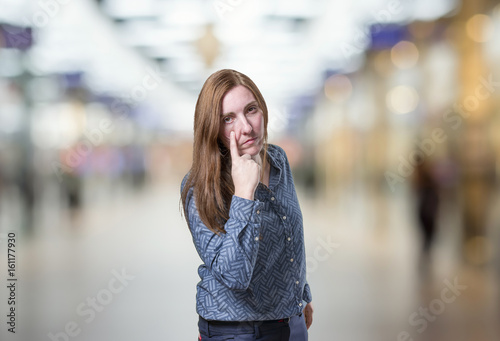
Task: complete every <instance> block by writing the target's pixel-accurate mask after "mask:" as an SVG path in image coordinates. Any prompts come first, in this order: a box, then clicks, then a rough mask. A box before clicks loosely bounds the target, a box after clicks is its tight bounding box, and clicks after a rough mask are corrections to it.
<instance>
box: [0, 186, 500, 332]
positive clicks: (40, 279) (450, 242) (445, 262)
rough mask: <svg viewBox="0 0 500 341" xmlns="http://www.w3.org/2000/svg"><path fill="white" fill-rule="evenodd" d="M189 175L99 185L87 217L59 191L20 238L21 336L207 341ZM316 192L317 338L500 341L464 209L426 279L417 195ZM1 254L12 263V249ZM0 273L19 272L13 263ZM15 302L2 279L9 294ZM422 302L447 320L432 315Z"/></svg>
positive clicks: (88, 194) (312, 274)
mask: <svg viewBox="0 0 500 341" xmlns="http://www.w3.org/2000/svg"><path fill="white" fill-rule="evenodd" d="M177 180H178V181H174V182H173V184H172V185H171V184H167V183H164V184H159V183H157V184H154V185H147V186H146V187H145V188H143V189H142V190H140V191H137V192H135V191H132V190H129V189H127V188H126V187H124V186H123V185H121V184H120V183H118V182H116V183H114V182H109V181H105V180H99V181H97V180H93V181H87V182H86V184H85V192H84V193H85V194H84V200H83V207H85V209H84V210H82V212H80V213H77V214H69V213H68V212H67V210H64V211H63V212H62V213H61V212H60V211H57V210H56V209H55V207H56V206H57V205H56V204H57V202H58V200H59V195H58V192H57V190H56V188H57V187H56V186H55V184H50V183H46V184H45V186H46V190H45V191H44V192H43V193H44V194H43V195H44V200H43V201H42V202H41V204H40V206H38V207H37V213H36V214H35V221H36V225H37V226H36V231H37V232H36V233H35V235H34V237H32V238H23V237H22V236H20V237H19V238H18V239H19V240H18V243H17V244H18V246H17V252H18V253H17V255H18V271H19V273H18V278H19V282H18V292H17V295H18V304H19V307H18V318H17V334H16V337H19V339H22V340H25V341H31V340H33V341H34V340H37V341H38V340H51V339H53V340H69V339H73V338H75V339H78V340H121V341H126V340H139V339H141V340H142V339H145V340H149V339H151V340H195V339H196V338H197V325H196V323H197V315H196V312H195V294H196V283H197V282H198V280H199V278H198V276H197V267H198V265H199V264H200V260H199V258H198V255H197V254H196V251H195V249H194V246H193V244H192V241H191V236H190V234H189V232H188V229H187V226H186V223H185V221H184V220H183V218H182V217H181V215H180V206H179V186H178V183H180V180H181V179H177ZM304 193H305V192H303V191H300V193H299V196H300V198H299V199H300V202H301V206H302V210H303V215H304V221H305V236H306V252H307V255H308V256H307V257H308V258H307V265H308V281H309V283H310V285H311V288H312V294H313V304H314V309H315V313H314V323H313V326H312V327H311V329H310V330H309V335H310V340H349V341H351V340H353V341H365V340H366V341H368V340H381V341H385V340H411V339H414V340H429V341H432V340H440V341H446V340H465V341H482V340H498V339H499V336H500V333H499V327H498V323H497V321H499V317H500V313H499V309H498V302H499V295H498V284H499V280H498V274H497V273H494V272H492V271H491V270H490V268H489V267H484V268H482V269H475V268H468V267H465V266H461V265H460V262H459V261H457V259H458V251H457V250H458V249H459V248H458V245H459V238H460V236H459V234H458V233H457V230H458V228H457V226H459V225H458V224H459V223H460V221H459V220H458V218H456V213H454V212H453V211H452V208H446V206H445V209H444V211H445V212H443V214H442V215H441V218H440V221H441V227H440V232H439V235H438V239H437V243H438V244H437V245H436V246H437V247H435V249H434V252H433V257H434V263H433V268H432V269H433V270H432V276H428V277H423V276H421V275H419V270H418V268H417V266H416V264H417V263H418V252H419V238H420V237H419V235H418V232H417V230H416V228H415V221H414V220H413V219H412V218H408V217H413V216H414V212H413V211H414V209H413V205H412V200H411V197H410V194H409V193H406V192H404V191H400V192H398V193H385V194H384V193H380V192H375V191H373V190H370V189H368V188H365V187H363V186H361V185H356V186H352V187H346V188H342V189H339V190H338V192H337V193H332V194H331V195H330V196H329V198H328V199H327V200H325V199H324V200H312V199H310V198H309V197H307V196H306V195H305V194H304ZM9 195H10V196H9V198H10V199H6V197H5V195H4V196H3V197H2V200H1V206H0V208H1V210H2V212H5V211H6V210H8V212H9V213H10V214H9V215H3V218H2V221H1V224H2V225H1V228H2V229H1V230H0V232H3V233H6V231H7V230H8V227H7V226H8V224H16V222H15V220H16V219H15V217H18V218H19V217H20V216H22V210H20V209H19V208H18V207H17V206H16V204H15V200H14V199H13V198H15V197H16V194H15V191H12V192H10V193H9ZM7 216H9V217H10V218H9V219H10V220H9V219H8V218H6V217H7ZM12 226H14V225H12ZM0 248H1V249H2V250H1V252H2V254H3V255H5V254H6V251H5V244H4V243H2V244H0ZM0 271H1V272H2V273H6V266H5V260H4V259H2V260H1V265H0ZM117 273H121V275H117ZM2 278H4V277H3V276H2ZM445 281H448V282H445ZM454 281H456V282H458V283H459V285H460V286H466V288H465V289H463V290H461V291H460V290H458V291H457V292H458V294H457V295H456V297H454V300H453V302H451V303H443V302H442V300H441V303H439V302H436V300H440V297H441V293H442V291H443V289H444V288H446V287H447V285H446V283H453V282H454ZM6 294H7V291H6V288H5V285H4V284H3V283H2V285H1V288H0V295H1V297H3V298H6V297H7V296H6ZM3 298H2V301H4V299H3ZM0 306H1V307H2V309H3V310H2V311H1V312H0V313H1V316H2V319H1V322H2V328H1V332H2V337H1V339H2V340H7V339H9V338H6V336H9V337H10V336H11V334H10V333H7V332H6V328H5V317H4V316H5V315H6V314H5V313H6V312H7V308H6V304H1V305H0ZM421 308H427V309H431V311H438V312H439V313H438V314H437V313H436V314H434V315H432V316H430V317H429V318H428V319H424V317H423V316H424V315H422V313H421V310H419V309H421ZM412 314H413V315H412ZM415 314H418V316H417V315H415ZM411 316H413V325H412V324H411V323H410V319H411ZM416 316H417V317H416ZM424 321H426V322H424ZM65 329H66V331H65ZM404 332H407V333H408V334H407V336H405V335H406V334H403V333H404ZM62 333H64V334H62ZM70 334H72V335H74V336H73V337H72V336H68V335H70Z"/></svg>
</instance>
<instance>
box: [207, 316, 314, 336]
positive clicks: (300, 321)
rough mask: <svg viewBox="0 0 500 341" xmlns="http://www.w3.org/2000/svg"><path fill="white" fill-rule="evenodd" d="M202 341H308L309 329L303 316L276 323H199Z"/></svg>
mask: <svg viewBox="0 0 500 341" xmlns="http://www.w3.org/2000/svg"><path fill="white" fill-rule="evenodd" d="M198 329H199V332H200V338H199V339H198V340H201V341H208V340H210V341H222V340H236V341H250V340H252V341H307V328H306V323H305V320H304V316H303V315H302V314H300V315H298V316H292V317H291V318H290V319H284V320H276V321H245V322H224V321H207V320H205V319H204V318H202V317H201V316H200V317H199V321H198Z"/></svg>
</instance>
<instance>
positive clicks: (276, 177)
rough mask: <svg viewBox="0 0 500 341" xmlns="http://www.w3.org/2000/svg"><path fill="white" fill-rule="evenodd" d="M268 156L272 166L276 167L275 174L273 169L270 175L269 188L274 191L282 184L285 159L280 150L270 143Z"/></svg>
mask: <svg viewBox="0 0 500 341" xmlns="http://www.w3.org/2000/svg"><path fill="white" fill-rule="evenodd" d="M267 155H268V160H269V161H270V164H271V166H272V167H274V172H273V170H272V169H271V171H270V174H269V188H270V189H273V188H275V187H276V186H277V185H278V184H279V183H280V180H281V174H283V167H284V165H285V159H284V157H283V155H282V153H281V152H280V150H279V148H278V147H277V146H275V145H274V144H270V143H269V144H268V145H267Z"/></svg>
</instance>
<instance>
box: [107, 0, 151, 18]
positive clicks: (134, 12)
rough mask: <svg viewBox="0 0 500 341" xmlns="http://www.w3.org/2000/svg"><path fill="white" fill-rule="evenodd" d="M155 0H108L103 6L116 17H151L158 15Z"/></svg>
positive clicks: (109, 13)
mask: <svg viewBox="0 0 500 341" xmlns="http://www.w3.org/2000/svg"><path fill="white" fill-rule="evenodd" d="M155 4H156V2H155V1H154V0H142V1H134V0H106V1H104V3H103V5H102V7H103V8H104V11H105V12H106V13H107V14H108V15H110V16H111V17H114V18H122V19H125V18H134V17H136V18H137V17H151V16H155V15H157V13H156V11H155V9H156V7H155Z"/></svg>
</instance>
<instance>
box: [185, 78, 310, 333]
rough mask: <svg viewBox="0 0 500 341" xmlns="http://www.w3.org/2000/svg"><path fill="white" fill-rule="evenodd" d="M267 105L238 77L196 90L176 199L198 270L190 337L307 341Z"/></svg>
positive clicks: (298, 235)
mask: <svg viewBox="0 0 500 341" xmlns="http://www.w3.org/2000/svg"><path fill="white" fill-rule="evenodd" d="M267 122H268V116H267V106H266V102H265V101H264V98H263V97H262V95H261V93H260V91H259V89H258V88H257V86H256V85H255V84H254V83H253V81H252V80H251V79H250V78H248V77H247V76H246V75H244V74H242V73H240V72H237V71H234V70H227V69H225V70H220V71H217V72H215V73H214V74H212V75H211V76H210V77H209V78H208V79H207V80H206V82H205V84H204V85H203V88H202V89H201V92H200V95H199V97H198V101H197V103H196V109H195V117H194V144H193V150H194V152H193V164H192V166H191V170H190V171H189V173H188V174H186V176H185V177H184V179H183V181H182V184H181V201H182V204H183V208H184V214H185V217H186V221H187V223H188V226H189V229H190V232H191V234H192V237H193V242H194V245H195V247H196V250H197V252H198V254H199V255H200V258H201V259H202V261H203V264H202V265H200V267H199V268H198V274H199V276H200V278H201V281H200V282H199V283H198V285H197V294H196V311H197V313H198V314H199V322H198V328H199V332H200V336H199V339H200V340H227V339H234V340H293V341H303V340H307V329H309V326H310V325H311V323H312V315H313V307H312V303H311V300H312V297H311V291H310V288H309V285H308V284H307V281H306V262H305V248H304V233H303V229H302V214H301V211H300V207H299V203H298V200H297V195H296V193H295V187H294V183H293V178H292V173H291V171H290V166H289V164H288V159H287V157H286V154H285V152H284V151H283V149H281V148H280V147H278V146H276V145H273V144H268V143H267Z"/></svg>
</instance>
